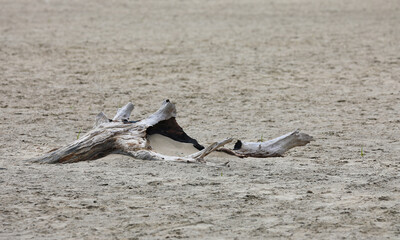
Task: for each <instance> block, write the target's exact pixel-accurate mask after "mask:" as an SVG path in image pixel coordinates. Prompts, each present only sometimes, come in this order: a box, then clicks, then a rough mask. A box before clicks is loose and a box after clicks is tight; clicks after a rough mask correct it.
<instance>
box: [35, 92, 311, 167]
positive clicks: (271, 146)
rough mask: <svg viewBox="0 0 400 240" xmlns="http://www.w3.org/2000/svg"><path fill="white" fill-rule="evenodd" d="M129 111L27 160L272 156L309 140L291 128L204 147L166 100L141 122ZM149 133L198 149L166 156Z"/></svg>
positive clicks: (122, 110) (125, 109)
mask: <svg viewBox="0 0 400 240" xmlns="http://www.w3.org/2000/svg"><path fill="white" fill-rule="evenodd" d="M132 110H133V104H132V103H128V104H127V105H125V106H124V107H122V108H120V109H118V111H117V114H116V115H115V116H114V118H113V119H112V120H110V119H108V118H107V116H106V115H105V114H104V113H102V112H101V113H99V114H98V115H97V116H96V119H95V124H94V128H93V129H92V130H91V131H89V132H88V133H87V134H85V135H84V136H82V137H81V138H80V139H78V140H76V141H74V142H72V143H70V144H68V145H66V146H64V147H62V148H59V149H56V150H54V151H52V152H49V153H47V154H45V155H43V156H41V157H38V158H34V159H30V161H32V162H39V163H72V162H78V161H88V160H95V159H98V158H102V157H105V156H107V155H109V154H112V153H115V154H123V155H127V156H131V157H134V158H137V159H142V160H159V161H173V162H185V163H205V160H204V158H205V157H206V156H207V155H209V154H210V153H211V152H213V151H222V152H226V153H228V154H231V155H234V156H237V157H275V156H282V154H283V153H284V152H286V151H287V150H289V149H291V148H293V147H296V146H304V145H306V144H307V143H309V142H310V141H312V140H313V139H312V137H311V136H309V135H307V134H304V133H299V132H298V131H294V132H291V133H288V134H286V135H283V136H281V137H278V138H276V139H273V140H270V141H267V142H261V143H258V142H242V141H240V140H238V141H237V142H236V144H235V147H234V148H233V149H228V148H223V146H224V145H225V144H227V143H230V142H232V141H233V139H232V138H229V139H225V140H223V141H220V142H215V143H213V144H211V145H210V146H208V147H207V148H204V147H203V146H201V145H200V144H198V142H197V141H196V140H195V139H193V138H191V137H189V136H188V135H187V134H186V133H185V132H184V131H183V129H182V128H181V127H180V126H179V124H178V123H177V122H176V119H175V117H176V109H175V105H174V104H173V103H171V102H170V101H169V100H168V99H167V100H165V101H164V102H163V103H162V105H161V107H160V109H158V110H157V111H156V112H155V113H153V114H152V115H150V116H149V117H147V118H146V119H143V120H141V121H128V120H129V117H130V115H131V112H132ZM151 134H162V135H164V136H167V137H169V138H171V139H174V140H176V141H181V142H186V143H191V144H193V146H194V147H196V148H197V149H199V150H200V151H199V152H196V153H194V154H191V155H189V156H185V157H178V156H166V155H163V154H160V153H157V152H154V151H152V148H151V145H150V142H149V141H148V139H147V136H148V135H151Z"/></svg>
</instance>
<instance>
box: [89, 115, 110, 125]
mask: <svg viewBox="0 0 400 240" xmlns="http://www.w3.org/2000/svg"><path fill="white" fill-rule="evenodd" d="M109 122H110V120H109V119H108V117H107V116H106V115H105V114H104V113H103V112H101V113H99V114H97V115H96V118H95V122H94V125H93V128H96V127H98V126H100V125H101V124H103V123H109Z"/></svg>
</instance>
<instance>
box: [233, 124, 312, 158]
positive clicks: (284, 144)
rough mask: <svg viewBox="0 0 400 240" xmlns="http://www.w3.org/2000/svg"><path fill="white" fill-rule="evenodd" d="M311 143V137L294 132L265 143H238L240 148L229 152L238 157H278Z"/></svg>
mask: <svg viewBox="0 0 400 240" xmlns="http://www.w3.org/2000/svg"><path fill="white" fill-rule="evenodd" d="M311 141H313V137H311V136H310V135H308V134H305V133H300V132H299V131H298V130H296V131H293V132H290V133H287V134H285V135H283V136H280V137H277V138H275V139H272V140H269V141H266V142H241V141H240V143H239V145H241V146H240V148H239V149H234V150H231V151H232V152H233V153H235V154H234V155H237V156H239V157H258V158H266V157H280V156H282V155H283V154H284V153H285V152H287V151H288V150H289V149H291V148H294V147H298V146H304V145H306V144H308V143H309V142H311ZM237 144H238V143H237Z"/></svg>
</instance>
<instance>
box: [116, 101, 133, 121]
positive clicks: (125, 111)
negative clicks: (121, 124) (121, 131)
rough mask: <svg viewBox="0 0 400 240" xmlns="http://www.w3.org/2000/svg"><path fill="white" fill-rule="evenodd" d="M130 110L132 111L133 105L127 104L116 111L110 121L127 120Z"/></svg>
mask: <svg viewBox="0 0 400 240" xmlns="http://www.w3.org/2000/svg"><path fill="white" fill-rule="evenodd" d="M132 110H133V104H132V103H130V102H129V103H128V104H126V105H125V106H123V107H122V108H120V109H118V111H117V114H115V116H114V118H113V119H112V120H113V121H114V122H115V121H122V120H129V117H130V116H131V112H132Z"/></svg>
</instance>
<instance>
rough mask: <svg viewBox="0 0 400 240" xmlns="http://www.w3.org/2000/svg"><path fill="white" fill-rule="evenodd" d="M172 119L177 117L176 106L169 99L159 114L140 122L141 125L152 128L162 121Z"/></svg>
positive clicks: (163, 104) (156, 113)
mask: <svg viewBox="0 0 400 240" xmlns="http://www.w3.org/2000/svg"><path fill="white" fill-rule="evenodd" d="M172 117H176V108H175V104H173V103H171V102H170V101H169V99H167V100H165V101H164V102H163V103H162V105H161V107H160V109H158V110H157V112H155V113H153V114H152V115H150V116H149V117H148V118H146V119H144V120H142V121H140V122H139V124H141V125H143V126H147V127H150V126H154V125H156V124H157V123H159V122H161V121H164V120H168V119H170V118H172Z"/></svg>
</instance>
